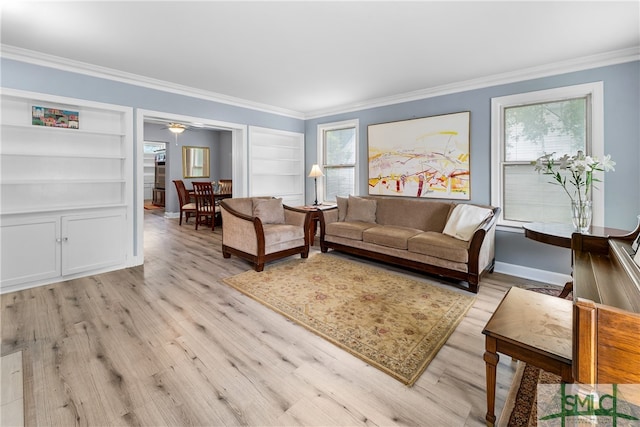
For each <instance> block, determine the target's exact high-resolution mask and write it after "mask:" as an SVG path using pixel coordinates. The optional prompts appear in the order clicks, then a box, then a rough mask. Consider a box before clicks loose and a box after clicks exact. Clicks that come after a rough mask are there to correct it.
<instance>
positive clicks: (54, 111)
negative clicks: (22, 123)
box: [31, 105, 80, 129]
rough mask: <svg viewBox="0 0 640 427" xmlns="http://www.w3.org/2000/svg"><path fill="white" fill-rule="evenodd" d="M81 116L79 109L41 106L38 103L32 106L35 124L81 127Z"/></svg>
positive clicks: (32, 120) (32, 117) (32, 118)
mask: <svg viewBox="0 0 640 427" xmlns="http://www.w3.org/2000/svg"><path fill="white" fill-rule="evenodd" d="M79 117H80V115H79V113H78V112H77V111H67V110H60V109H58V108H47V107H39V106H36V105H34V106H33V107H32V108H31V124H33V125H35V126H50V127H56V128H68V129H79V128H80V119H79Z"/></svg>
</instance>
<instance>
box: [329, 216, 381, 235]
mask: <svg viewBox="0 0 640 427" xmlns="http://www.w3.org/2000/svg"><path fill="white" fill-rule="evenodd" d="M375 226H376V225H375V224H372V223H370V222H362V221H350V222H332V223H331V224H327V226H326V229H325V234H328V235H330V236H338V237H344V238H345V239H351V240H362V233H363V232H364V231H365V230H367V229H369V228H371V227H375Z"/></svg>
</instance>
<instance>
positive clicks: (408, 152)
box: [367, 111, 471, 200]
mask: <svg viewBox="0 0 640 427" xmlns="http://www.w3.org/2000/svg"><path fill="white" fill-rule="evenodd" d="M470 119H471V113H470V112H469V111H463V112H458V113H450V114H442V115H437V116H430V117H422V118H417V119H409V120H402V121H397V122H390V123H380V124H373V125H369V126H368V129H367V131H368V132H367V133H368V135H367V137H368V138H367V145H368V156H369V157H368V165H369V176H368V183H369V195H385V196H403V197H417V198H421V197H423V198H438V199H456V200H470V199H471V191H470V187H471V186H470V183H471V173H470V160H471V159H470V133H469V127H470Z"/></svg>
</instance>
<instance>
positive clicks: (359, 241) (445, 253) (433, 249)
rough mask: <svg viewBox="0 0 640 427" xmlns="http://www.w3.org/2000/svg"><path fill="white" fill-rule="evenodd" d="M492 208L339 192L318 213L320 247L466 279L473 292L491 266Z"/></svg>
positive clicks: (494, 218)
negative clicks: (335, 199) (346, 195)
mask: <svg viewBox="0 0 640 427" xmlns="http://www.w3.org/2000/svg"><path fill="white" fill-rule="evenodd" d="M458 205H466V206H461V207H460V208H458V209H456V206H458ZM498 213H499V208H494V207H490V206H478V205H471V204H462V203H454V202H445V201H435V200H425V199H404V198H399V197H381V196H363V197H353V196H349V198H342V197H339V198H338V205H337V207H335V208H332V209H328V210H322V211H321V212H320V248H321V250H322V252H327V251H328V250H329V248H331V249H334V250H338V251H341V252H347V253H351V254H355V255H360V256H365V257H368V258H372V259H375V260H379V261H383V262H388V263H391V264H395V265H400V266H404V267H408V268H411V269H415V270H419V271H423V272H426V273H430V274H436V275H441V276H445V277H448V278H451V279H457V280H462V281H466V282H467V283H468V284H469V290H470V291H472V292H478V283H479V282H480V278H481V277H482V275H483V274H484V273H485V272H487V271H489V272H491V271H493V267H494V262H495V256H494V241H495V221H496V217H497V215H498ZM474 221H475V223H474ZM465 239H468V240H465Z"/></svg>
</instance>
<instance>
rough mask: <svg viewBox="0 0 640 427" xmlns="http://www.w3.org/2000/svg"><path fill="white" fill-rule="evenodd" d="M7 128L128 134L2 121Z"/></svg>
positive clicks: (35, 130) (88, 133)
mask: <svg viewBox="0 0 640 427" xmlns="http://www.w3.org/2000/svg"><path fill="white" fill-rule="evenodd" d="M2 126H3V127H5V128H22V129H29V130H30V131H34V132H46V133H50V132H54V133H55V132H73V133H74V134H79V135H83V134H84V135H106V136H126V134H125V133H121V132H114V131H102V130H87V129H82V128H80V129H69V128H57V127H52V126H35V125H32V124H17V123H2Z"/></svg>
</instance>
